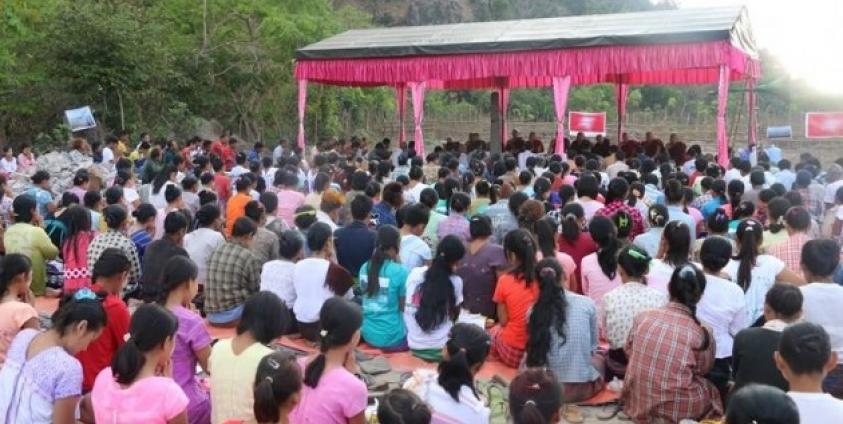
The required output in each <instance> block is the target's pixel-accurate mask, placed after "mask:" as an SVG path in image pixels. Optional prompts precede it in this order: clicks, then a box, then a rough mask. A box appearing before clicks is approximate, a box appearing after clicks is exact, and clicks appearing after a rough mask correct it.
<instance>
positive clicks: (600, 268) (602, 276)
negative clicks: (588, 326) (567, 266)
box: [580, 216, 621, 316]
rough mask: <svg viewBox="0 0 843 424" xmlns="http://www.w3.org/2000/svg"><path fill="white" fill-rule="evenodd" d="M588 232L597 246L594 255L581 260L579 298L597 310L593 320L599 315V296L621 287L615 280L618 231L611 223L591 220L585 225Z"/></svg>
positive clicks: (619, 281)
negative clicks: (586, 300)
mask: <svg viewBox="0 0 843 424" xmlns="http://www.w3.org/2000/svg"><path fill="white" fill-rule="evenodd" d="M588 232H589V233H590V234H591V237H592V238H593V239H594V242H595V243H597V252H594V253H592V254H590V255H588V256H586V257H584V258H583V260H582V263H581V264H580V275H581V277H582V291H583V294H584V295H586V296H588V297H589V298H591V300H593V301H594V304H595V306H596V307H597V316H602V314H603V296H604V295H605V294H606V293H608V292H609V291H610V290H612V289H614V288H615V287H618V286H620V285H621V279H620V277H619V276H618V273H617V268H618V250H620V248H621V244H620V242H619V241H618V237H617V234H618V230H617V229H616V228H615V224H614V223H613V222H612V220H611V219H609V218H606V217H604V216H595V217H594V218H593V219H592V220H591V223H590V224H589V225H588Z"/></svg>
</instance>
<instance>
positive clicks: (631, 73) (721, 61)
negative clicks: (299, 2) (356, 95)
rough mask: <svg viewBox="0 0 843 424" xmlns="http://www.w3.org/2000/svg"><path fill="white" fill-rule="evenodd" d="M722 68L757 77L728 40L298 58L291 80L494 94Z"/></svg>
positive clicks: (695, 76)
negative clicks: (567, 81) (563, 79)
mask: <svg viewBox="0 0 843 424" xmlns="http://www.w3.org/2000/svg"><path fill="white" fill-rule="evenodd" d="M721 65H726V66H728V67H729V69H730V71H731V73H730V76H731V78H732V79H733V80H740V79H746V78H747V77H752V78H758V77H759V76H760V75H761V65H760V62H759V61H758V60H757V59H754V58H752V57H751V56H749V55H747V54H746V53H744V52H743V51H741V50H740V49H738V48H736V47H734V46H732V45H731V44H730V42H729V41H728V40H720V41H709V42H699V43H672V44H651V45H632V46H597V47H584V48H576V49H554V50H532V51H517V52H500V53H473V54H460V55H437V56H405V57H388V58H359V59H302V60H299V61H298V62H297V63H296V77H297V78H299V79H307V80H310V81H317V82H320V83H326V84H336V85H351V86H378V85H390V86H395V85H397V84H400V83H405V82H409V81H429V84H428V87H429V88H445V89H483V88H485V89H489V88H491V89H494V88H497V87H498V86H499V84H498V83H499V81H500V77H501V75H505V76H506V77H507V79H508V84H507V87H509V88H511V89H512V88H525V87H547V86H550V85H552V76H553V75H570V76H571V83H572V84H575V85H580V84H595V83H602V82H607V83H614V82H618V78H620V77H621V76H622V77H623V82H624V83H626V84H712V83H714V82H716V81H718V76H719V69H720V66H721Z"/></svg>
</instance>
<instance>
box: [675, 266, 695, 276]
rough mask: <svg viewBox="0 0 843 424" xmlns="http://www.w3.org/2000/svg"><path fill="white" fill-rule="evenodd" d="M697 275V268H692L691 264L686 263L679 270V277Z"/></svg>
mask: <svg viewBox="0 0 843 424" xmlns="http://www.w3.org/2000/svg"><path fill="white" fill-rule="evenodd" d="M696 276H697V270H696V269H695V268H694V266H693V265H691V264H687V265H685V266H683V267H682V269H680V270H679V277H680V278H694V277H696Z"/></svg>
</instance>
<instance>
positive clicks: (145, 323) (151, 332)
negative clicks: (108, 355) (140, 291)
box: [111, 304, 179, 385]
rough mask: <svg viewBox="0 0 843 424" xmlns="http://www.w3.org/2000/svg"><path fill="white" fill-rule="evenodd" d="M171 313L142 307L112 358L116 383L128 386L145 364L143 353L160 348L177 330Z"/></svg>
mask: <svg viewBox="0 0 843 424" xmlns="http://www.w3.org/2000/svg"><path fill="white" fill-rule="evenodd" d="M178 327H179V322H178V320H177V319H176V317H175V315H173V313H172V312H170V311H168V310H166V309H164V308H163V307H161V306H158V305H154V304H145V305H141V306H140V307H139V308H138V309H137V311H135V313H134V315H132V321H131V323H130V324H129V339H128V340H126V343H123V346H121V347H120V349H118V350H117V353H115V354H114V357H113V358H112V359H111V372H112V373H113V374H114V377H115V379H116V380H117V382H118V383H120V384H124V385H129V384H132V383H133V382H134V381H135V379H136V378H137V377H138V374H139V373H140V371H141V369H142V368H143V366H144V364H145V363H146V357H145V356H144V354H145V353H147V352H150V351H152V350H154V349H156V348H158V347H161V346H162V345H163V344H164V342H165V341H166V340H167V339H168V338H172V337H173V336H174V335H175V334H176V331H177V330H178Z"/></svg>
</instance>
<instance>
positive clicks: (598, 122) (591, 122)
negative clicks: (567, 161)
mask: <svg viewBox="0 0 843 424" xmlns="http://www.w3.org/2000/svg"><path fill="white" fill-rule="evenodd" d="M568 132H569V133H570V134H571V135H576V134H577V133H580V132H581V133H583V134H585V136H586V137H594V136H597V135H606V113H605V112H568Z"/></svg>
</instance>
